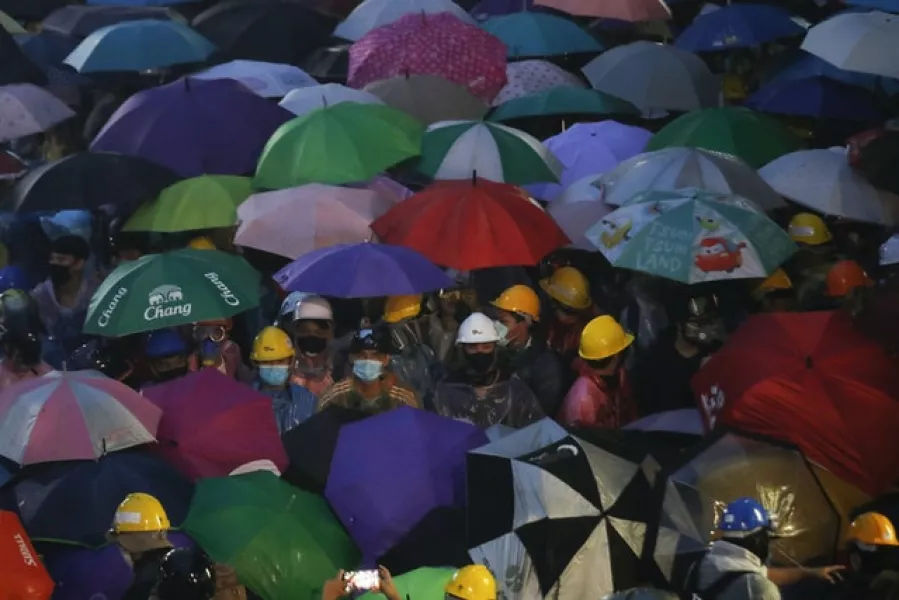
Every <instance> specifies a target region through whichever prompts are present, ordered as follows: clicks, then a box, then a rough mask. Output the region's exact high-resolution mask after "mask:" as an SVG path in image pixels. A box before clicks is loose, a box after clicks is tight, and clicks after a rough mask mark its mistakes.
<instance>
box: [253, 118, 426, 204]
mask: <svg viewBox="0 0 899 600" xmlns="http://www.w3.org/2000/svg"><path fill="white" fill-rule="evenodd" d="M423 132H424V125H423V124H422V123H420V122H418V121H416V120H415V119H413V118H412V117H410V116H409V115H407V114H405V113H404V112H402V111H400V110H397V109H395V108H391V107H389V106H384V105H382V104H357V103H355V102H341V103H340V104H335V105H334V106H326V107H324V108H319V109H317V110H314V111H312V112H310V113H308V114H306V115H303V116H302V117H297V118H296V119H293V120H291V121H288V122H287V123H285V124H284V125H282V126H281V127H279V128H278V130H277V131H275V133H274V134H273V135H272V137H271V138H269V140H268V142H267V143H266V145H265V148H264V149H263V150H262V156H261V157H260V158H259V165H258V167H257V168H256V178H255V180H254V181H253V183H254V185H256V187H259V188H262V189H269V190H277V189H283V188H289V187H296V186H299V185H304V184H307V183H327V184H332V185H339V184H342V183H357V182H360V181H367V180H369V179H371V178H372V177H374V176H375V175H377V174H378V173H380V172H381V171H383V170H384V169H387V168H388V167H392V166H393V165H395V164H397V163H399V162H402V161H404V160H406V159H407V158H411V157H413V156H417V155H418V154H419V153H420V151H421V135H422V133H423Z"/></svg>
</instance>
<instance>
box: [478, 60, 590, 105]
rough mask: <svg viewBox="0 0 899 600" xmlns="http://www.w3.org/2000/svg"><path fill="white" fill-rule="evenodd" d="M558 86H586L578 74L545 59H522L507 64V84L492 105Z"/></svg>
mask: <svg viewBox="0 0 899 600" xmlns="http://www.w3.org/2000/svg"><path fill="white" fill-rule="evenodd" d="M556 87H575V88H584V87H586V86H585V85H584V82H583V80H582V79H581V78H579V77H578V76H577V75H574V74H572V73H569V72H568V71H566V70H565V69H563V68H562V67H559V66H556V65H554V64H553V63H551V62H549V61H545V60H522V61H516V62H511V63H509V64H508V65H506V85H505V86H503V89H501V90H500V91H499V93H498V94H497V95H496V97H495V98H494V99H493V102H492V105H493V106H499V105H501V104H503V103H504V102H508V101H510V100H515V99H516V98H522V97H524V96H532V95H536V94H539V93H540V92H545V91H547V90H551V89H553V88H556Z"/></svg>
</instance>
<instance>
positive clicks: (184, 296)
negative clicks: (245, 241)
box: [84, 248, 261, 337]
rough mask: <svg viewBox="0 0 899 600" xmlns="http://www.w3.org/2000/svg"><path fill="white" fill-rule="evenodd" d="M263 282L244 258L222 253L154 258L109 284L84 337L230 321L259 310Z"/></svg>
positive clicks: (121, 271)
mask: <svg viewBox="0 0 899 600" xmlns="http://www.w3.org/2000/svg"><path fill="white" fill-rule="evenodd" d="M260 280H261V277H260V275H259V272H258V271H256V269H254V268H253V267H251V266H250V265H249V264H248V263H247V262H246V261H245V260H244V259H243V258H241V257H239V256H232V255H230V254H226V253H224V252H219V251H217V250H194V249H192V248H186V249H184V250H175V251H174V252H166V253H165V254H148V255H146V256H142V257H141V258H139V259H137V260H135V261H130V262H126V263H123V264H121V265H119V266H118V267H117V268H116V269H115V270H114V271H113V272H112V273H110V274H109V275H108V276H107V277H106V279H104V280H103V283H102V284H101V285H100V288H99V289H98V290H97V291H96V292H95V293H94V297H93V298H91V304H90V306H89V307H88V309H87V317H86V319H85V321H84V333H91V334H96V335H102V336H104V337H121V336H123V335H129V334H132V333H139V332H141V331H152V330H154V329H162V328H165V327H175V326H176V325H187V324H189V323H196V322H198V321H207V320H210V319H222V318H225V317H230V316H233V315H236V314H237V313H240V312H243V311H245V310H249V309H251V308H253V307H255V306H258V305H259V285H260Z"/></svg>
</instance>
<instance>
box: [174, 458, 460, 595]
mask: <svg viewBox="0 0 899 600" xmlns="http://www.w3.org/2000/svg"><path fill="white" fill-rule="evenodd" d="M183 528H184V530H185V531H186V532H187V533H188V534H190V536H191V537H192V538H193V539H195V540H196V541H197V543H198V544H199V545H200V546H201V547H202V548H203V549H204V550H205V551H206V552H207V553H208V554H209V556H210V557H212V559H213V560H215V561H216V562H219V563H223V564H226V565H229V566H231V567H232V568H234V570H235V571H237V576H238V578H240V580H241V582H243V583H245V584H246V585H247V587H249V588H250V589H252V590H253V591H254V592H256V593H257V594H259V595H260V596H261V597H262V598H264V599H265V600H282V599H284V598H292V599H296V600H312V599H316V600H317V599H318V598H319V597H321V587H322V584H323V583H324V582H325V581H327V580H328V579H330V578H332V577H334V575H335V574H336V573H337V571H338V570H339V569H351V568H353V567H354V566H355V565H356V564H357V563H358V562H359V558H360V557H359V551H358V550H357V549H356V546H355V545H354V544H353V542H352V541H350V538H349V536H347V534H346V532H345V531H344V530H343V527H342V526H341V525H340V523H338V522H337V519H336V518H335V517H334V515H333V513H332V512H331V510H330V508H329V507H328V504H327V502H325V500H324V499H323V498H321V497H320V496H316V495H314V494H310V493H308V492H304V491H301V490H298V489H296V488H294V487H291V486H290V485H289V484H287V483H285V482H284V481H282V480H281V479H279V478H278V477H276V476H275V475H274V474H272V473H270V472H268V471H256V472H253V473H247V474H245V475H236V476H231V477H216V478H212V479H203V480H201V481H200V482H199V483H198V484H197V489H196V492H195V493H194V499H193V502H192V503H191V507H190V512H189V513H188V515H187V519H185V521H184V527H183ZM441 597H442V596H441Z"/></svg>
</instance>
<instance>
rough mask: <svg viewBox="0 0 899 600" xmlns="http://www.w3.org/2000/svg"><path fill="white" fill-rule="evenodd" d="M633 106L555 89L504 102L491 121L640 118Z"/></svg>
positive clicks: (594, 93) (580, 91) (598, 95)
mask: <svg viewBox="0 0 899 600" xmlns="http://www.w3.org/2000/svg"><path fill="white" fill-rule="evenodd" d="M639 114H640V111H639V110H637V107H635V106H634V105H633V104H631V103H630V102H625V101H624V100H621V99H619V98H616V97H615V96H610V95H608V94H606V93H603V92H600V91H597V90H584V89H580V88H576V87H555V88H552V89H549V90H545V91H543V92H540V93H539V94H532V95H529V96H521V97H519V98H515V99H514V100H509V101H508V102H503V103H502V104H500V105H499V106H498V107H496V109H494V111H493V112H492V113H491V114H490V120H491V121H510V120H512V119H521V118H524V117H541V116H546V115H639Z"/></svg>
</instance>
